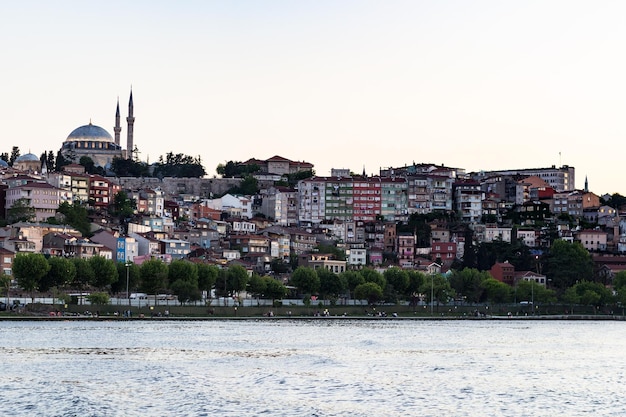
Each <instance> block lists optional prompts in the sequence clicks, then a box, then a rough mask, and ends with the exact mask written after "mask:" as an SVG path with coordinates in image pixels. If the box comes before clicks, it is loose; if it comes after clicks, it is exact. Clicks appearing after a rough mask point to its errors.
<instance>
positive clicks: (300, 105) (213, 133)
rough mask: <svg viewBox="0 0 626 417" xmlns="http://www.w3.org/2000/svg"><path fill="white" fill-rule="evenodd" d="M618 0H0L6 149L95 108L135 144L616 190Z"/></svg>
mask: <svg viewBox="0 0 626 417" xmlns="http://www.w3.org/2000/svg"><path fill="white" fill-rule="evenodd" d="M625 15H626V2H623V1H598V2H592V1H576V0H567V1H556V0H555V1H550V0H541V1H533V0H528V1H522V2H512V1H499V0H498V1H482V0H477V1H471V2H469V1H454V0H437V1H434V0H433V1H419V0H407V1H404V0H385V1H382V0H380V1H369V0H354V1H353V0H330V1H329V0H311V1H307V0H299V1H277V0H267V1H261V0H256V1H236V0H232V1H208V0H207V1H189V0H180V1H176V2H173V1H158V0H152V1H142V0H136V1H132V2H127V1H114V0H110V1H106V2H101V1H64V0H59V1H55V2H49V1H31V0H23V1H19V2H3V3H2V5H0V38H1V39H2V40H3V47H2V59H1V60H0V62H1V63H2V64H1V65H0V74H1V75H2V77H1V81H0V85H1V89H0V94H1V100H0V126H1V127H2V129H1V130H0V131H1V132H2V133H1V134H0V138H1V139H0V152H9V153H10V152H11V148H12V147H13V146H19V148H20V151H21V153H22V154H25V153H27V152H32V153H34V154H36V155H40V154H41V153H42V152H44V151H49V150H52V151H54V152H55V153H56V152H57V151H58V150H59V149H60V147H61V144H62V143H63V141H64V140H65V139H66V138H67V136H68V135H69V133H70V132H71V131H72V130H74V129H75V128H77V127H79V126H81V125H85V124H88V123H89V122H90V121H91V122H92V123H93V124H95V125H98V126H101V127H103V128H105V129H106V130H107V131H108V132H109V133H111V135H113V126H114V122H115V119H114V116H115V106H116V101H117V99H118V97H119V100H120V110H121V115H122V120H123V122H122V128H123V129H122V141H121V142H122V145H123V146H125V143H126V141H125V137H126V125H125V119H124V118H125V117H126V116H127V104H128V98H129V92H130V89H131V86H132V91H133V99H134V104H135V110H134V113H135V114H134V116H135V125H134V131H135V133H134V143H135V145H136V146H137V147H138V149H139V152H140V154H139V158H140V159H142V160H144V161H146V160H147V161H149V162H155V161H157V160H158V158H159V156H164V155H166V154H167V153H168V152H173V153H175V154H176V153H183V154H185V155H191V156H199V157H200V158H201V160H202V163H203V165H204V167H205V169H206V170H207V173H208V175H209V176H213V175H215V168H216V167H217V165H218V164H220V163H226V162H227V161H245V160H247V159H249V158H258V159H267V158H270V157H272V156H274V155H279V156H282V157H285V158H288V159H291V160H294V161H307V162H310V163H312V164H314V166H315V171H316V173H317V174H318V175H321V176H327V175H329V174H330V169H331V168H348V169H350V170H352V171H354V172H358V173H361V172H362V171H363V170H365V171H366V173H367V174H377V173H378V172H379V170H380V168H387V167H398V166H404V165H409V164H412V163H414V162H415V163H422V162H423V163H436V164H443V165H446V166H450V167H457V168H463V169H465V170H466V171H468V172H471V171H480V170H496V169H518V168H547V167H551V166H552V165H556V166H561V165H569V166H573V167H575V169H576V186H577V187H578V188H583V187H584V181H585V177H587V178H588V181H589V188H590V190H591V191H593V192H595V193H597V194H604V193H616V192H617V193H620V194H622V195H626V181H625V180H624V179H623V177H624V176H623V175H621V168H622V160H623V158H622V154H621V152H623V144H624V143H625V139H626V123H625V121H626V120H625V118H624V115H625V114H626V77H625V74H626V54H625V53H624V47H625V46H626V25H624V24H623V17H624V16H625Z"/></svg>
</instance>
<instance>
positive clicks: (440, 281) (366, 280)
mask: <svg viewBox="0 0 626 417" xmlns="http://www.w3.org/2000/svg"><path fill="white" fill-rule="evenodd" d="M291 283H292V284H293V285H294V286H295V287H297V288H298V290H299V291H300V293H301V294H302V295H303V296H304V297H305V299H309V298H310V297H311V296H312V295H319V296H320V297H322V298H324V299H329V300H331V301H335V300H337V299H338V298H339V297H342V296H344V295H349V296H350V297H351V298H356V299H360V300H368V302H369V303H370V304H375V303H377V302H379V301H386V302H390V303H393V302H398V301H400V300H407V301H410V302H412V303H415V302H416V301H417V300H418V297H420V296H421V297H423V298H424V299H425V300H427V301H429V302H430V301H431V300H434V301H437V302H447V301H448V300H449V299H450V298H451V297H453V296H454V291H453V290H452V288H451V287H450V283H449V282H448V280H447V279H446V278H445V277H444V276H442V275H441V274H436V275H432V276H427V275H425V274H424V273H422V272H420V271H414V270H408V271H407V270H403V269H400V268H396V267H393V268H389V269H387V270H385V272H383V273H380V272H378V271H376V270H374V269H371V268H364V269H361V270H348V271H345V272H342V273H340V274H335V273H334V272H332V271H329V270H327V269H312V268H309V267H302V266H300V267H298V268H296V270H295V271H294V272H293V274H292V276H291ZM431 297H432V298H431Z"/></svg>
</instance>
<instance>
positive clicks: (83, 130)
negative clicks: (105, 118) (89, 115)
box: [66, 122, 113, 142]
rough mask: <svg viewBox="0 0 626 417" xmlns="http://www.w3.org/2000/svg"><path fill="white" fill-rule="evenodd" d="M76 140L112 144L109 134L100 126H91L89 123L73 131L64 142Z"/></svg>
mask: <svg viewBox="0 0 626 417" xmlns="http://www.w3.org/2000/svg"><path fill="white" fill-rule="evenodd" d="M78 140H92V141H102V142H112V141H113V137H112V136H111V135H110V134H109V132H107V131H106V130H104V129H103V128H101V127H100V126H96V125H92V124H91V122H90V123H89V124H88V125H85V126H81V127H77V128H76V129H74V130H73V131H72V133H70V135H69V136H68V137H67V140H66V142H74V141H78Z"/></svg>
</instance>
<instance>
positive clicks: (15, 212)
mask: <svg viewBox="0 0 626 417" xmlns="http://www.w3.org/2000/svg"><path fill="white" fill-rule="evenodd" d="M34 218H35V208H34V207H32V206H31V205H30V201H29V200H28V199H26V198H20V199H17V200H15V202H14V203H13V205H12V206H11V208H10V209H9V210H8V211H7V220H8V221H9V223H17V222H29V221H31V220H33V219H34Z"/></svg>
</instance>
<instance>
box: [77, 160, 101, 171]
mask: <svg viewBox="0 0 626 417" xmlns="http://www.w3.org/2000/svg"><path fill="white" fill-rule="evenodd" d="M78 163H79V164H80V165H82V166H83V167H85V172H86V173H88V174H95V173H97V170H96V163H95V162H94V161H93V159H91V158H90V157H88V156H81V157H80V160H79V161H78Z"/></svg>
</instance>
